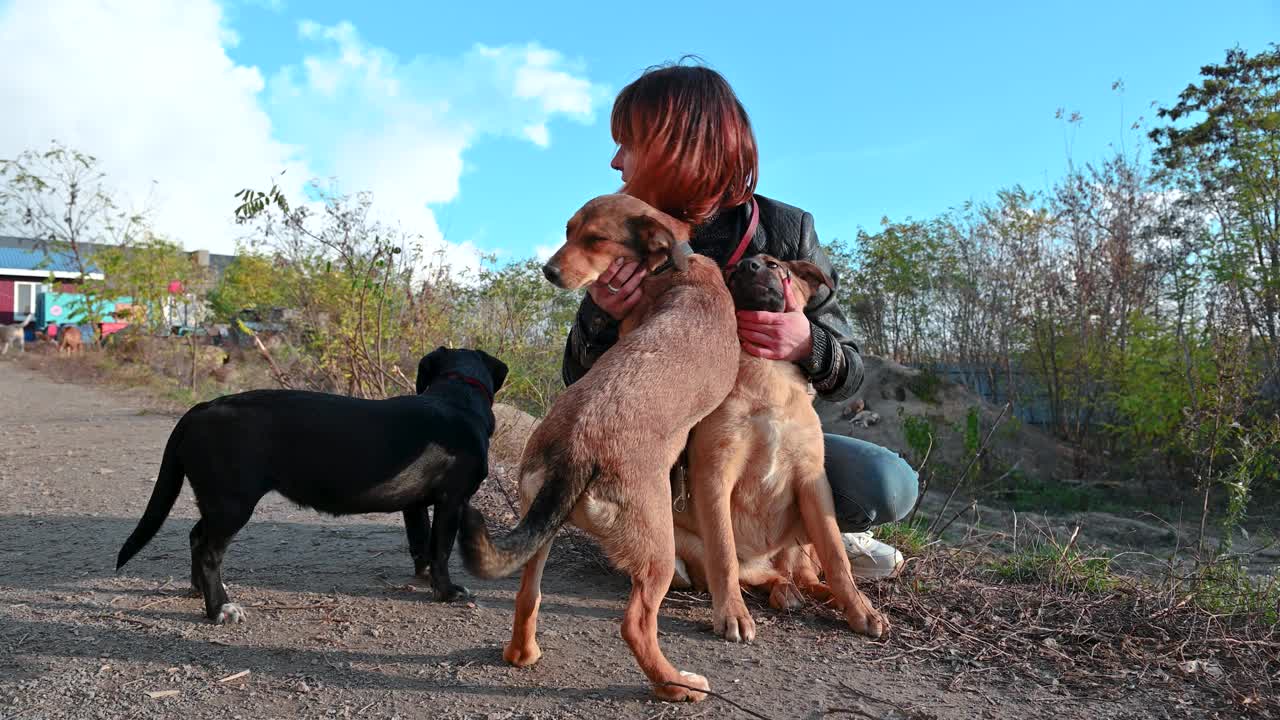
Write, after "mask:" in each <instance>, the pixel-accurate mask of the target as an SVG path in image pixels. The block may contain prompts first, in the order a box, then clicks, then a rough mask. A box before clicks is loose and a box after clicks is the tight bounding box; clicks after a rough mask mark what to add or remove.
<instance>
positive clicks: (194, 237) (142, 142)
mask: <svg viewBox="0 0 1280 720" xmlns="http://www.w3.org/2000/svg"><path fill="white" fill-rule="evenodd" d="M235 40H236V35H235V34H234V32H232V31H231V29H230V28H227V27H225V26H224V23H223V16H222V12H221V9H220V7H219V6H218V5H217V4H215V3H214V2H212V1H211V0H191V1H190V2H185V3H181V4H176V3H172V2H165V1H164V0H100V1H98V2H88V1H86V2H70V1H66V2H47V1H46V0H15V1H14V2H11V3H9V4H7V5H6V6H4V7H3V9H0V67H4V72H3V74H0V108H5V111H4V112H3V113H0V157H13V156H14V155H16V154H18V153H19V152H22V151H23V150H26V149H37V150H42V149H45V148H47V147H48V146H49V142H50V140H53V139H57V140H59V141H60V142H62V143H64V144H66V145H68V146H69V147H73V148H75V149H78V150H82V151H84V152H88V153H90V154H93V155H96V156H97V157H98V158H99V160H100V161H101V163H102V168H103V170H105V171H106V172H107V174H108V179H109V181H110V182H111V183H112V184H113V185H114V186H115V188H116V189H117V191H118V192H119V193H120V194H121V195H122V196H123V197H124V198H125V199H126V201H127V202H130V203H132V204H133V205H134V206H135V207H136V206H139V205H142V204H146V205H147V206H150V207H152V208H153V209H154V215H153V220H154V222H155V224H156V226H157V228H158V229H160V230H161V231H162V232H166V233H168V234H170V235H171V236H173V237H175V238H176V239H178V240H180V241H182V242H183V243H184V244H185V245H186V246H187V247H188V248H197V247H203V248H209V249H212V250H215V251H221V252H229V251H231V250H232V249H233V246H234V238H235V237H236V234H237V233H238V232H239V231H238V230H237V229H236V228H235V226H234V224H233V222H232V219H231V218H232V212H233V210H234V208H235V198H234V193H235V192H236V191H237V190H239V189H240V188H242V187H244V186H246V185H253V186H261V185H266V184H268V183H269V182H270V179H271V177H272V176H273V175H277V174H279V173H280V172H281V171H282V170H285V169H288V170H289V172H288V175H287V176H286V177H290V178H291V180H293V179H296V180H297V181H298V182H301V180H302V179H305V177H306V175H307V174H308V171H307V169H306V166H305V164H304V163H303V162H302V161H301V159H300V154H299V153H298V149H297V148H294V147H291V146H289V145H286V144H285V143H282V142H280V141H279V140H278V139H276V138H275V137H274V136H273V134H272V124H271V119H270V118H269V117H268V115H267V113H266V112H265V111H264V110H263V108H262V107H261V104H260V102H259V95H260V93H261V91H262V90H263V88H264V81H263V77H262V74H261V73H260V72H259V71H258V70H257V69H256V68H252V67H245V66H242V65H237V64H236V63H234V62H233V61H232V60H231V59H230V58H229V57H228V56H227V54H226V52H225V48H226V47H227V46H228V45H232V44H234V42H235ZM153 183H154V184H153Z"/></svg>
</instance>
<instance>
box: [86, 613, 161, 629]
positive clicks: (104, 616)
mask: <svg viewBox="0 0 1280 720" xmlns="http://www.w3.org/2000/svg"><path fill="white" fill-rule="evenodd" d="M89 617H92V618H100V619H102V620H120V621H122V622H127V623H133V624H134V625H141V626H142V627H149V628H154V629H159V628H160V626H159V625H156V624H155V623H149V622H147V621H146V620H138V619H137V618H131V617H126V616H124V615H107V614H98V615H90V616H89Z"/></svg>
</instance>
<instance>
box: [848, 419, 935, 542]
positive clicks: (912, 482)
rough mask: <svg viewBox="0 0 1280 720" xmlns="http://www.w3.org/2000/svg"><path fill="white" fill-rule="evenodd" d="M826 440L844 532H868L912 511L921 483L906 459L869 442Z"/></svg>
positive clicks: (854, 439)
mask: <svg viewBox="0 0 1280 720" xmlns="http://www.w3.org/2000/svg"><path fill="white" fill-rule="evenodd" d="M824 439H825V440H826V443H825V445H826V470H827V482H829V483H830V484H831V495H832V498H833V499H834V500H835V511H836V523H837V524H839V526H840V532H846V533H848V532H865V531H867V530H869V529H871V528H872V527H873V526H876V525H881V524H884V523H887V522H894V521H895V520H901V519H903V518H905V517H906V516H907V514H908V513H910V512H911V508H912V507H914V506H915V504H916V497H917V496H918V495H919V492H920V484H919V477H918V476H917V474H916V471H915V470H913V469H912V468H911V465H909V464H908V463H907V461H906V460H904V459H903V458H902V457H901V456H900V455H898V454H897V453H895V452H893V451H892V450H889V449H888V448H884V447H881V446H879V445H876V444H874V443H869V442H867V441H866V440H858V439H857V438H851V437H845V436H844V435H832V434H830V433H826V434H824Z"/></svg>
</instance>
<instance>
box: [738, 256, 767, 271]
mask: <svg viewBox="0 0 1280 720" xmlns="http://www.w3.org/2000/svg"><path fill="white" fill-rule="evenodd" d="M742 269H743V270H746V271H747V272H749V273H758V272H760V271H761V270H763V269H764V263H763V262H761V261H760V258H754V257H750V258H747V259H745V260H743V261H742Z"/></svg>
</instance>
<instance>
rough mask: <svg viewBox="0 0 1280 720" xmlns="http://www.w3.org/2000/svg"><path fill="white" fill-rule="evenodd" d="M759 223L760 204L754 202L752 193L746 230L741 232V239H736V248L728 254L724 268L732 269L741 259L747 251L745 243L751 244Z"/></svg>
mask: <svg viewBox="0 0 1280 720" xmlns="http://www.w3.org/2000/svg"><path fill="white" fill-rule="evenodd" d="M759 224H760V206H759V204H757V203H756V198H755V196H754V195H752V196H751V220H750V222H748V223H747V231H746V232H745V233H743V234H742V240H740V241H738V249H737V250H734V251H733V255H730V256H729V262H727V263H725V264H724V266H725V268H726V269H730V270H732V269H733V266H734V265H737V264H738V261H739V260H741V259H742V254H743V253H745V252H746V251H747V245H750V244H751V238H753V237H755V235H756V226H757V225H759Z"/></svg>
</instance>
